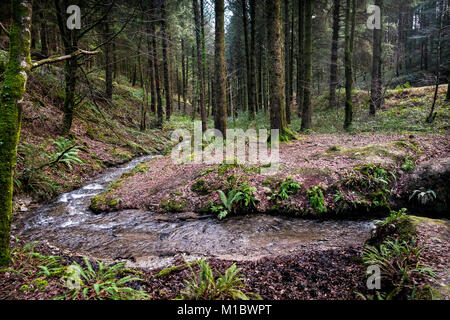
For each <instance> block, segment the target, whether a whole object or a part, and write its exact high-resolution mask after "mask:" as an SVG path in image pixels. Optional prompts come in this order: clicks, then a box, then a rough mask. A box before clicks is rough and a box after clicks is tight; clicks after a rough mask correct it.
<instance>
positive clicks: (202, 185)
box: [191, 179, 211, 196]
mask: <svg viewBox="0 0 450 320" xmlns="http://www.w3.org/2000/svg"><path fill="white" fill-rule="evenodd" d="M191 191H192V192H195V193H197V194H199V195H202V196H205V195H208V194H210V193H211V191H210V190H209V188H208V186H207V185H206V182H205V180H203V179H199V180H197V181H196V182H195V183H194V184H193V185H192V186H191Z"/></svg>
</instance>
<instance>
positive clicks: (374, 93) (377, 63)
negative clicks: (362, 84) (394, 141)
mask: <svg viewBox="0 0 450 320" xmlns="http://www.w3.org/2000/svg"><path fill="white" fill-rule="evenodd" d="M375 5H377V6H379V7H380V9H381V14H382V12H383V0H376V1H375ZM381 26H383V23H381ZM381 38H382V27H381V29H374V30H373V61H372V82H371V93H370V114H371V115H373V116H374V115H375V114H376V110H377V109H380V108H381V105H382V103H383V97H382V88H381V86H380V84H381V83H382V82H381V73H380V71H381Z"/></svg>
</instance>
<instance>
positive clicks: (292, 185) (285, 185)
mask: <svg viewBox="0 0 450 320" xmlns="http://www.w3.org/2000/svg"><path fill="white" fill-rule="evenodd" d="M301 187H302V185H301V184H298V183H296V182H295V181H294V180H293V179H292V178H291V177H288V178H286V179H285V180H284V181H282V182H281V183H279V185H278V190H277V191H276V192H275V193H273V194H272V196H271V199H275V200H277V201H278V200H288V199H289V198H290V197H291V195H294V194H297V193H298V191H299V190H300V188H301Z"/></svg>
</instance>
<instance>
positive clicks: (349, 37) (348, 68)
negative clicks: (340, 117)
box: [344, 0, 356, 130]
mask: <svg viewBox="0 0 450 320" xmlns="http://www.w3.org/2000/svg"><path fill="white" fill-rule="evenodd" d="M355 18H356V0H347V6H346V8H345V121H344V129H346V130H348V129H349V128H350V126H351V124H352V121H353V101H352V99H353V96H352V90H353V74H352V72H353V70H352V69H353V42H354V34H355Z"/></svg>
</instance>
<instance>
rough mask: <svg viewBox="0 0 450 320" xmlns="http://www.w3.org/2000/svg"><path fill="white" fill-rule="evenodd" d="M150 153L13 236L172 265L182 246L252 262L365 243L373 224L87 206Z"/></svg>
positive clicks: (24, 218)
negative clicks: (221, 217)
mask: <svg viewBox="0 0 450 320" xmlns="http://www.w3.org/2000/svg"><path fill="white" fill-rule="evenodd" d="M152 157H153V156H145V157H140V158H137V159H135V160H133V161H131V162H129V163H127V164H124V165H122V166H119V167H114V168H109V169H107V171H106V172H105V173H102V174H100V175H98V176H97V177H96V178H94V179H93V180H91V181H90V182H89V183H88V184H86V185H85V186H84V187H82V188H80V189H77V190H74V191H72V192H69V193H65V194H62V195H61V196H60V197H59V198H58V199H56V200H55V201H53V202H52V203H49V204H46V205H43V206H40V207H38V208H37V209H35V210H31V211H29V212H25V213H20V214H18V215H16V216H15V217H14V222H13V235H14V236H16V237H18V238H20V239H21V240H24V241H27V242H30V241H43V242H46V243H48V244H50V245H52V246H55V247H58V248H60V249H63V250H67V251H69V252H70V253H71V254H79V255H86V256H89V257H91V258H95V259H101V260H104V261H107V262H112V261H127V266H128V267H142V268H158V267H163V266H169V265H171V264H172V263H173V262H174V256H176V255H178V254H182V253H184V254H186V255H188V256H189V260H191V259H197V258H199V257H214V258H219V259H225V260H236V261H250V260H256V259H260V258H262V257H265V256H276V255H289V254H292V253H294V252H296V251H300V250H325V249H331V248H342V247H346V246H351V245H360V244H362V243H363V242H364V241H365V240H366V239H367V238H368V236H369V231H370V229H371V228H373V223H372V222H371V221H342V220H340V221H318V220H303V219H295V218H289V217H281V216H272V215H261V214H260V215H249V216H238V217H231V218H227V219H226V220H225V221H218V220H217V219H216V218H215V217H212V216H201V215H197V214H195V213H182V214H156V213H152V212H149V211H140V210H123V211H118V212H111V213H105V214H100V215H98V214H94V213H93V212H91V211H90V210H89V204H90V201H91V199H92V197H94V196H96V195H98V194H100V193H102V192H103V191H104V190H105V189H106V188H108V186H109V185H110V184H111V182H114V181H116V180H117V179H119V178H120V176H121V175H122V174H123V173H125V172H128V171H131V170H132V169H133V168H134V167H135V166H136V165H138V164H139V163H141V162H145V161H147V160H149V159H151V158H152Z"/></svg>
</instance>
